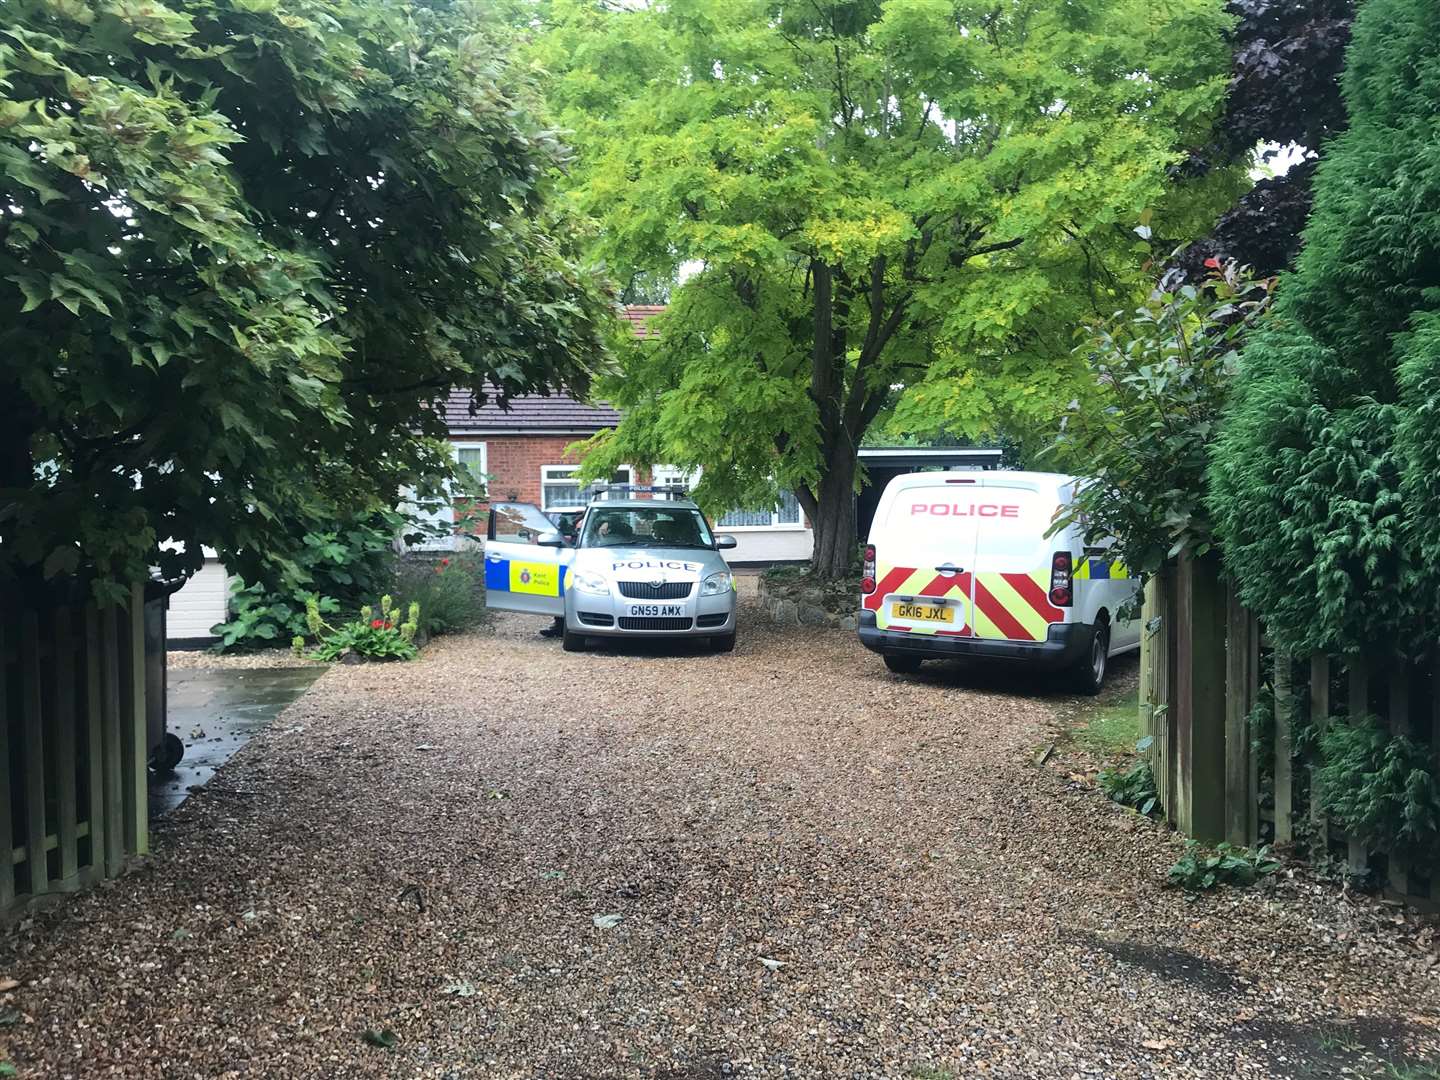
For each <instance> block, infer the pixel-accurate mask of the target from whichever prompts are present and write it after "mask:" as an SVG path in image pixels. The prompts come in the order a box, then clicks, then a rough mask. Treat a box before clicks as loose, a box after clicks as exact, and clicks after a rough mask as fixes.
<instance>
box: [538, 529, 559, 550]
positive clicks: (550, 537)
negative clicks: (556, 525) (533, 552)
mask: <svg viewBox="0 0 1440 1080" xmlns="http://www.w3.org/2000/svg"><path fill="white" fill-rule="evenodd" d="M535 543H537V544H539V545H540V546H541V547H554V548H558V547H564V546H565V538H564V537H563V536H561V535H560V533H559V531H558V530H556V529H549V530H547V531H546V532H542V533H541V534H540V535H539V536H537V537H536V538H535Z"/></svg>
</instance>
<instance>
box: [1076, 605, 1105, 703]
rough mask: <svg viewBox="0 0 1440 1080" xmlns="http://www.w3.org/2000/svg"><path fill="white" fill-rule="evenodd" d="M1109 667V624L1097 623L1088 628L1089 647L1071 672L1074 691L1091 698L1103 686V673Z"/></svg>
mask: <svg viewBox="0 0 1440 1080" xmlns="http://www.w3.org/2000/svg"><path fill="white" fill-rule="evenodd" d="M1109 666H1110V624H1109V623H1103V622H1102V623H1099V624H1097V625H1095V626H1092V627H1091V628H1090V642H1089V647H1088V648H1087V649H1086V650H1085V653H1084V655H1083V656H1081V658H1080V659H1079V660H1078V661H1076V663H1075V667H1074V669H1073V671H1072V679H1073V682H1074V684H1075V689H1076V690H1078V691H1080V693H1082V694H1089V695H1090V696H1091V697H1093V696H1095V695H1096V694H1098V693H1100V689H1101V687H1103V686H1104V685H1105V672H1106V670H1107V669H1108V668H1109Z"/></svg>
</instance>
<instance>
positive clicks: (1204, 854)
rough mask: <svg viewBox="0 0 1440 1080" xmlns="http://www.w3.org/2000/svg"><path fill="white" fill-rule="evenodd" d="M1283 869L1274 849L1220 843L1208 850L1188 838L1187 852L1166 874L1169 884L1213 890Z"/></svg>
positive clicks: (1242, 883)
mask: <svg viewBox="0 0 1440 1080" xmlns="http://www.w3.org/2000/svg"><path fill="white" fill-rule="evenodd" d="M1279 869H1280V864H1279V863H1278V862H1276V861H1275V860H1274V859H1272V858H1271V857H1270V849H1269V848H1268V847H1261V848H1257V849H1255V850H1253V851H1252V850H1251V849H1250V848H1244V847H1236V846H1234V845H1232V844H1220V845H1218V846H1217V847H1216V848H1215V849H1214V850H1213V851H1207V850H1206V849H1205V848H1204V847H1203V846H1201V844H1200V842H1199V841H1198V840H1187V841H1185V854H1184V855H1182V856H1181V857H1180V860H1179V861H1178V862H1177V863H1176V864H1175V865H1174V866H1172V867H1170V872H1169V873H1168V874H1167V875H1166V880H1167V881H1168V882H1169V884H1171V885H1174V886H1178V887H1179V888H1182V889H1185V890H1187V891H1189V892H1199V891H1201V890H1203V889H1213V888H1215V886H1217V885H1253V884H1254V883H1255V882H1256V881H1258V880H1260V878H1262V877H1264V876H1265V875H1267V874H1273V873H1274V872H1275V871H1276V870H1279Z"/></svg>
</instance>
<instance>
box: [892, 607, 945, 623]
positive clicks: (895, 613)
mask: <svg viewBox="0 0 1440 1080" xmlns="http://www.w3.org/2000/svg"><path fill="white" fill-rule="evenodd" d="M890 617H891V618H892V619H906V620H908V621H910V622H943V623H953V622H954V621H955V609H954V608H953V607H947V606H945V605H943V604H891V605H890Z"/></svg>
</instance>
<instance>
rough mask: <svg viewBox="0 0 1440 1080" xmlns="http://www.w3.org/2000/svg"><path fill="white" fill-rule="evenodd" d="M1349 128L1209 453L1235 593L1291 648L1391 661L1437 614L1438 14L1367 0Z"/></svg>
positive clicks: (1352, 67)
mask: <svg viewBox="0 0 1440 1080" xmlns="http://www.w3.org/2000/svg"><path fill="white" fill-rule="evenodd" d="M1342 85H1343V91H1344V96H1345V102H1346V106H1347V108H1348V112H1349V121H1350V127H1349V130H1347V131H1345V132H1344V133H1343V134H1341V135H1340V136H1338V137H1337V138H1336V139H1334V140H1333V141H1332V142H1331V143H1330V144H1329V145H1328V146H1327V148H1326V150H1325V152H1324V153H1323V155H1322V158H1321V162H1320V166H1319V170H1318V173H1317V175H1316V179H1315V211H1314V214H1313V215H1312V217H1311V219H1310V223H1309V225H1308V226H1307V227H1306V230H1305V236H1304V248H1303V250H1302V252H1301V255H1300V260H1299V264H1298V266H1297V269H1296V272H1295V273H1294V274H1293V275H1292V276H1290V277H1288V278H1284V279H1282V281H1281V283H1280V286H1279V290H1278V294H1277V300H1276V304H1275V309H1274V313H1273V315H1272V317H1271V319H1270V320H1269V323H1268V326H1267V327H1266V328H1265V329H1264V330H1263V331H1261V332H1260V333H1258V334H1257V335H1256V337H1255V339H1254V340H1253V341H1252V342H1251V344H1250V345H1249V347H1247V348H1246V350H1245V352H1244V354H1243V357H1242V363H1241V370H1240V378H1239V381H1238V383H1237V386H1236V389H1235V392H1234V397H1233V402H1232V405H1231V408H1230V410H1229V413H1228V416H1227V418H1226V421H1225V425H1224V427H1223V429H1222V437H1221V439H1220V442H1219V445H1218V447H1217V450H1216V452H1215V454H1214V461H1213V465H1212V473H1211V475H1212V481H1213V484H1212V488H1213V490H1212V504H1213V506H1214V510H1215V513H1216V516H1217V518H1218V527H1219V533H1220V536H1221V539H1222V541H1223V543H1224V545H1225V555H1226V562H1227V565H1228V566H1229V568H1230V571H1231V573H1232V574H1233V576H1234V579H1235V582H1236V584H1237V586H1238V588H1239V590H1240V595H1241V597H1242V598H1243V599H1244V601H1245V602H1246V603H1247V604H1249V605H1250V606H1251V607H1253V608H1254V609H1255V610H1256V611H1258V612H1259V613H1260V614H1261V615H1262V616H1264V618H1265V619H1266V621H1267V626H1268V628H1269V632H1270V633H1271V635H1272V636H1273V637H1274V638H1275V640H1276V641H1277V642H1278V643H1279V644H1281V645H1282V646H1283V647H1285V648H1287V649H1290V650H1293V651H1295V652H1306V651H1309V650H1323V651H1326V652H1329V653H1338V654H1346V653H1350V654H1353V653H1382V654H1385V653H1389V654H1394V653H1402V654H1403V653H1407V652H1411V651H1414V650H1418V649H1421V648H1423V647H1425V646H1426V645H1427V643H1433V642H1434V641H1435V640H1436V639H1435V632H1436V625H1437V623H1440V573H1437V570H1436V567H1437V559H1440V540H1437V537H1440V531H1437V528H1436V522H1437V521H1440V480H1437V477H1440V21H1437V20H1436V18H1435V10H1434V5H1433V4H1431V3H1428V2H1424V0H1369V2H1368V3H1366V4H1364V5H1362V6H1361V8H1360V13H1359V15H1358V16H1357V17H1356V21H1355V25H1354V36H1353V39H1352V43H1351V46H1350V50H1349V52H1348V54H1347V57H1346V68H1345V74H1344V77H1343V84H1342Z"/></svg>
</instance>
